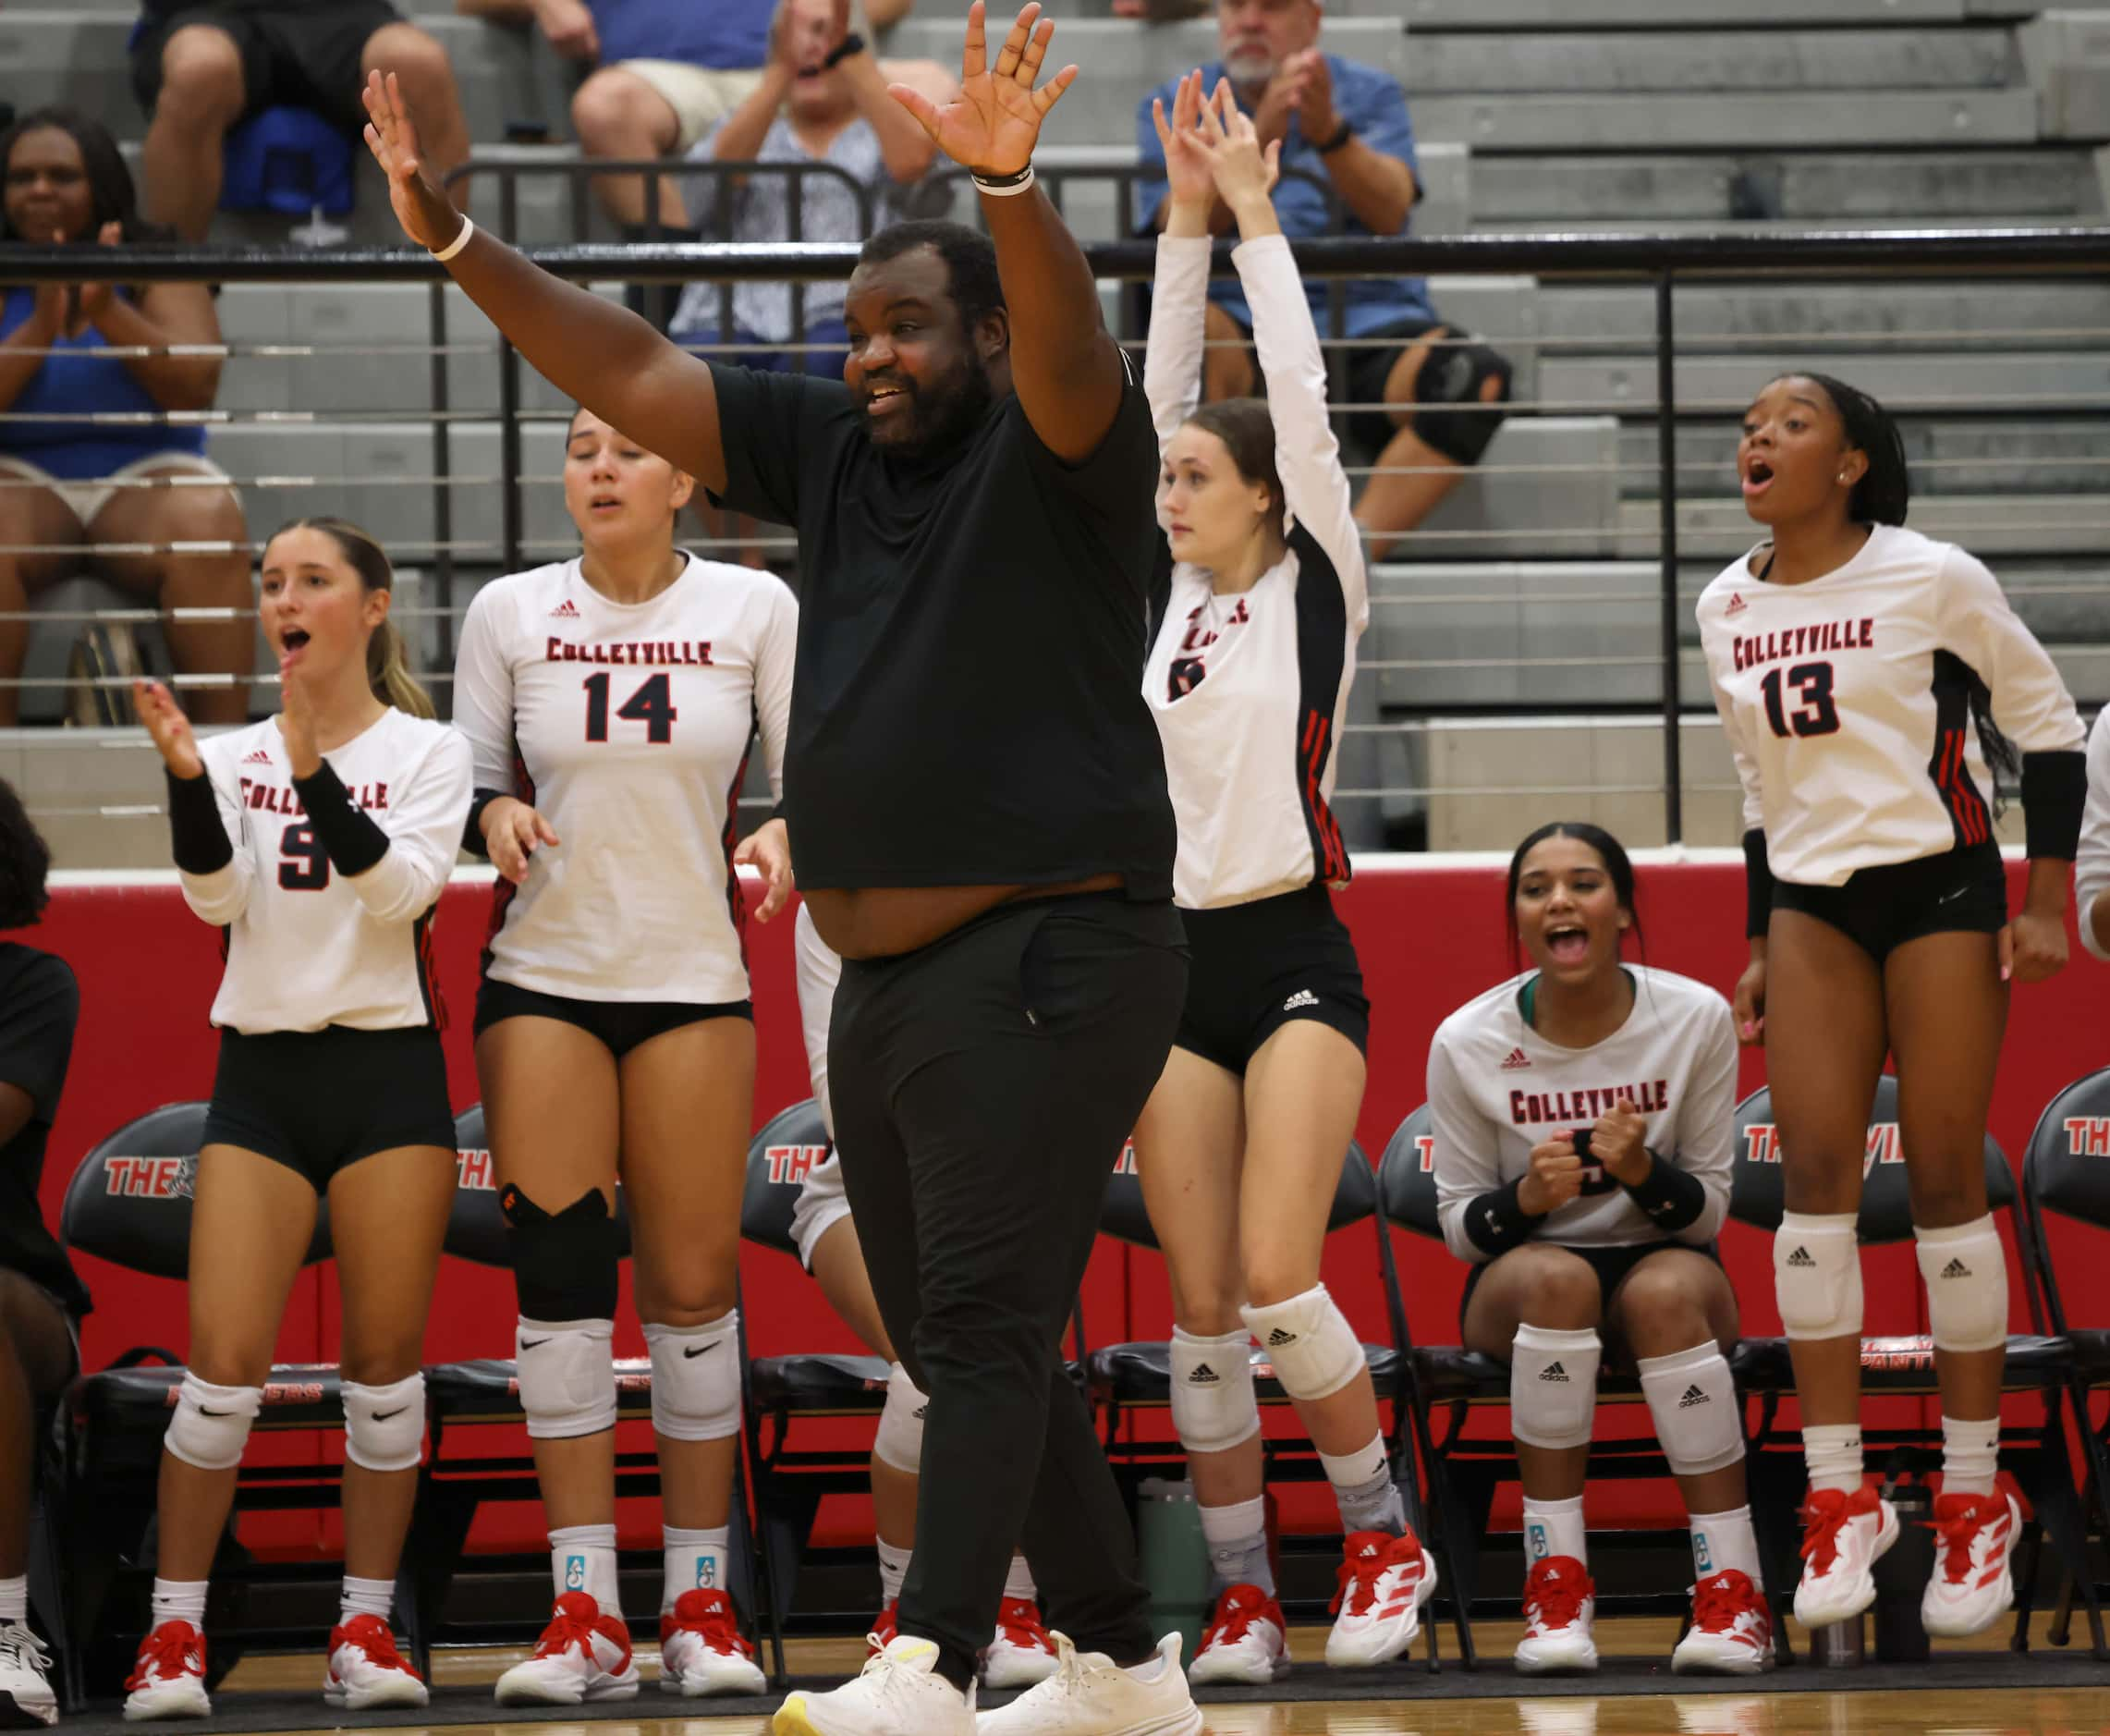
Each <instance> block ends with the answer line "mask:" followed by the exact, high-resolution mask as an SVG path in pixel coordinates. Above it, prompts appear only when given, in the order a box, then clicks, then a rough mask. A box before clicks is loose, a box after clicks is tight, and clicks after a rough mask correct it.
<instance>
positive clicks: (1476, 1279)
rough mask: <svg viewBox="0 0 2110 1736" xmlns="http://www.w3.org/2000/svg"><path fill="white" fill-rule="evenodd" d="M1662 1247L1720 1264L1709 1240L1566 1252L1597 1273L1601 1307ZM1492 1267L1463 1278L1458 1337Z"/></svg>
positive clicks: (1719, 1255)
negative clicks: (1683, 1250) (1695, 1243)
mask: <svg viewBox="0 0 2110 1736" xmlns="http://www.w3.org/2000/svg"><path fill="white" fill-rule="evenodd" d="M1524 1246H1526V1247H1527V1248H1528V1247H1530V1246H1531V1243H1530V1242H1526V1243H1524ZM1665 1248H1691V1249H1692V1252H1693V1253H1703V1254H1705V1255H1706V1256H1707V1257H1708V1258H1709V1259H1710V1260H1712V1261H1714V1264H1715V1265H1721V1264H1722V1250H1721V1248H1720V1247H1719V1246H1717V1245H1716V1244H1715V1243H1714V1242H1712V1241H1710V1242H1705V1243H1703V1244H1701V1246H1699V1247H1693V1244H1692V1243H1691V1242H1689V1241H1671V1240H1669V1239H1667V1238H1666V1239H1665V1241H1632V1242H1628V1243H1625V1244H1624V1245H1622V1246H1618V1247H1609V1248H1576V1247H1570V1248H1569V1249H1568V1253H1572V1254H1574V1255H1575V1256H1576V1258H1578V1259H1579V1260H1582V1261H1584V1262H1586V1263H1587V1264H1588V1265H1589V1266H1590V1269H1591V1270H1592V1271H1593V1272H1595V1273H1596V1274H1597V1300H1598V1302H1599V1305H1600V1306H1601V1307H1602V1306H1603V1305H1604V1304H1606V1303H1608V1302H1611V1300H1612V1292H1613V1291H1614V1290H1617V1289H1618V1288H1619V1280H1620V1279H1621V1278H1625V1277H1626V1276H1627V1274H1628V1273H1629V1272H1631V1271H1632V1270H1633V1269H1634V1268H1635V1267H1636V1266H1637V1265H1640V1263H1641V1262H1642V1261H1643V1260H1645V1259H1647V1258H1648V1257H1649V1255H1650V1254H1652V1253H1662V1252H1663V1251H1664V1250H1665ZM1497 1257H1499V1256H1497ZM1492 1265H1494V1261H1493V1260H1487V1261H1483V1262H1482V1263H1481V1264H1480V1265H1475V1266H1474V1267H1473V1268H1472V1270H1471V1271H1470V1272H1468V1273H1467V1274H1466V1275H1465V1294H1464V1295H1462V1296H1460V1297H1459V1298H1458V1302H1457V1324H1458V1331H1459V1333H1460V1334H1461V1335H1462V1334H1463V1333H1464V1331H1465V1311H1466V1308H1467V1307H1468V1305H1469V1304H1470V1302H1471V1301H1472V1292H1473V1291H1474V1290H1478V1289H1479V1288H1480V1280H1481V1279H1482V1278H1485V1277H1486V1276H1487V1271H1488V1267H1490V1266H1492Z"/></svg>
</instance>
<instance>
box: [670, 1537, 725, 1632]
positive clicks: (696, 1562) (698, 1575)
mask: <svg viewBox="0 0 2110 1736" xmlns="http://www.w3.org/2000/svg"><path fill="white" fill-rule="evenodd" d="M659 1534H660V1545H661V1550H662V1554H661V1559H662V1560H664V1561H665V1564H666V1566H665V1572H664V1573H662V1574H661V1576H660V1591H659V1612H660V1614H661V1615H663V1616H664V1615H666V1614H668V1613H669V1612H670V1611H671V1610H672V1609H673V1608H674V1606H675V1602H676V1600H677V1598H679V1597H680V1595H681V1594H682V1593H683V1592H686V1591H725V1590H726V1575H727V1573H728V1572H729V1571H730V1569H731V1566H732V1563H731V1561H730V1560H729V1559H728V1558H729V1557H730V1556H731V1554H732V1548H733V1528H732V1526H731V1525H729V1524H726V1525H713V1526H711V1527H709V1528H708V1529H705V1530H700V1531H699V1530H685V1529H684V1528H683V1527H681V1526H679V1525H662V1526H661V1527H660V1529H659Z"/></svg>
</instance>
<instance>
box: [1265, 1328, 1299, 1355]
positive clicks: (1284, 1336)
mask: <svg viewBox="0 0 2110 1736" xmlns="http://www.w3.org/2000/svg"><path fill="white" fill-rule="evenodd" d="M1296 1342H1297V1335H1296V1333H1294V1332H1285V1331H1284V1330H1283V1329H1282V1328H1281V1327H1280V1326H1277V1327H1275V1330H1274V1331H1273V1332H1270V1333H1269V1334H1268V1335H1267V1348H1268V1349H1269V1350H1271V1351H1278V1350H1280V1349H1281V1348H1282V1347H1283V1346H1284V1345H1285V1344H1294V1343H1296Z"/></svg>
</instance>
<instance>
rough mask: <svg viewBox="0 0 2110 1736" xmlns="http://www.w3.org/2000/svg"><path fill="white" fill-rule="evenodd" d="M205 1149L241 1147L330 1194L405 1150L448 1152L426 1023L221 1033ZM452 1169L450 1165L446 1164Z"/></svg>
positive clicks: (443, 1082) (441, 1089)
mask: <svg viewBox="0 0 2110 1736" xmlns="http://www.w3.org/2000/svg"><path fill="white" fill-rule="evenodd" d="M204 1143H206V1144H208V1145H238V1146H240V1147H241V1148H242V1149H243V1150H244V1151H253V1152H255V1153H257V1154H258V1155H260V1156H264V1157H269V1158H271V1159H273V1160H274V1162H277V1163H282V1164H284V1165H285V1166H286V1167H287V1168H288V1169H295V1170H298V1171H299V1173H300V1174H301V1175H303V1176H305V1177H307V1178H308V1180H310V1181H311V1182H312V1183H314V1187H315V1192H318V1193H323V1192H327V1191H328V1190H329V1185H330V1178H331V1177H333V1176H335V1174H336V1173H337V1171H338V1170H340V1169H343V1168H347V1167H348V1165H351V1164H356V1163H357V1162H359V1160H360V1158H361V1157H371V1156H372V1155H373V1154H374V1153H375V1152H381V1151H394V1150H396V1148H397V1147H398V1146H402V1145H437V1146H439V1147H440V1148H441V1150H443V1151H445V1152H448V1153H450V1154H451V1153H452V1152H453V1150H454V1148H455V1146H454V1111H453V1110H452V1108H450V1107H449V1106H448V1102H447V1064H446V1057H445V1056H444V1055H443V1054H442V1053H441V1052H440V1033H438V1032H437V1031H435V1030H433V1027H432V1026H431V1025H413V1026H410V1027H408V1028H406V1029H404V1030H399V1031H354V1030H352V1029H350V1028H349V1027H348V1026H346V1025H330V1026H327V1027H326V1028H324V1029H323V1030H321V1031H270V1032H264V1033H261V1034H259V1035H256V1036H245V1035H244V1034H243V1033H241V1032H239V1031H223V1032H222V1033H220V1069H219V1071H218V1072H217V1073H216V1074H215V1075H214V1076H213V1104H212V1107H211V1108H210V1109H208V1110H207V1111H206V1114H205V1141H204ZM449 1161H450V1162H451V1161H452V1158H451V1156H450V1158H449Z"/></svg>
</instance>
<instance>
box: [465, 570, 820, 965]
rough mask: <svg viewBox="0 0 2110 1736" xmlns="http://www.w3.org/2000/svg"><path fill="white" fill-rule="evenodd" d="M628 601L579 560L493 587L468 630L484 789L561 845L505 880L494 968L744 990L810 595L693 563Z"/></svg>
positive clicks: (490, 958) (472, 612) (468, 682)
mask: <svg viewBox="0 0 2110 1736" xmlns="http://www.w3.org/2000/svg"><path fill="white" fill-rule="evenodd" d="M688 562H689V564H688V566H687V567H685V568H683V569H682V571H681V574H680V576H679V577H678V578H677V579H676V580H675V581H674V582H673V583H672V584H671V585H669V586H667V588H666V589H665V591H663V592H661V593H659V594H658V595H657V596H655V597H653V598H652V599H650V600H649V601H647V602H644V603H640V604H621V603H616V602H613V601H611V600H610V599H609V598H607V597H604V596H603V595H602V594H601V593H599V592H598V591H596V590H594V589H593V587H592V585H590V584H588V583H587V582H586V581H585V579H584V578H583V577H582V576H581V574H580V572H579V562H578V561H577V560H568V561H563V562H558V563H555V564H553V565H550V566H547V567H538V568H534V569H533V570H532V571H530V572H522V573H515V574H512V575H511V576H510V577H507V578H504V579H498V580H494V581H493V582H492V583H490V584H488V585H486V586H485V587H484V588H483V589H482V591H480V592H479V593H477V596H476V600H475V602H473V603H472V604H470V609H469V616H468V618H467V619H466V620H465V621H464V622H463V624H462V635H461V650H460V653H459V654H458V656H457V659H456V664H455V722H456V723H457V725H458V726H459V727H461V729H462V730H463V732H464V733H465V734H467V735H468V737H469V739H470V745H471V747H472V748H473V749H474V750H475V755H476V782H477V787H478V788H479V789H501V790H508V791H512V792H513V793H515V794H518V796H519V797H520V799H521V800H522V801H528V802H531V804H532V805H533V806H534V807H535V809H536V810H537V811H538V812H539V813H541V814H542V815H543V818H544V819H546V820H547V821H548V822H549V823H550V825H551V826H552V827H553V828H554V829H555V832H556V835H557V837H558V839H559V842H558V843H557V844H556V845H555V846H550V845H546V844H545V845H543V846H540V847H539V848H537V850H535V852H534V854H533V855H532V856H531V858H530V859H529V868H528V878H527V882H526V884H525V885H523V886H518V887H516V886H512V885H511V884H510V883H509V882H507V881H505V880H501V881H500V882H499V883H498V893H497V898H496V900H495V901H494V906H493V910H492V919H491V941H490V945H489V947H488V949H487V951H486V955H485V959H484V969H485V970H486V971H487V972H489V973H490V974H491V975H492V976H494V977H495V978H497V979H498V980H499V981H500V982H505V983H511V984H515V985H517V986H518V987H520V988H526V989H532V990H535V991H536V992H538V993H540V994H544V995H556V996H564V997H566V998H567V999H573V1000H592V1001H682V1002H689V1003H696V1004H724V1003H726V1002H730V1001H738V1000H745V999H747V998H748V978H747V966H746V962H745V960H744V958H743V956H742V949H741V945H740V927H741V919H742V915H743V913H744V909H745V907H744V905H743V904H742V903H741V901H740V898H739V888H738V885H737V884H736V882H735V880H734V877H733V873H732V850H733V845H734V843H735V842H736V841H737V839H738V837H739V834H740V831H741V827H740V825H739V821H738V801H739V793H740V786H741V784H742V783H743V782H744V781H745V779H746V775H747V763H748V754H749V751H750V744H751V743H752V741H753V740H754V738H755V734H756V731H757V728H758V727H759V729H760V733H761V739H762V752H763V754H764V756H765V758H766V761H767V764H768V767H769V779H770V787H771V789H773V790H774V791H775V793H776V794H777V796H778V797H779V798H780V799H781V797H782V795H783V786H784V775H783V774H784V738H785V726H786V722H787V718H788V717H789V715H790V710H791V667H792V655H793V651H794V647H795V642H796V641H797V638H798V632H799V605H798V603H797V602H796V601H795V600H794V599H793V597H792V594H791V592H790V590H789V589H788V588H787V586H786V585H785V583H784V582H783V581H781V580H779V579H777V578H775V577H774V575H772V574H770V573H766V572H760V571H757V570H755V569H753V568H747V567H733V566H727V565H726V564H724V563H722V562H719V561H705V560H699V559H697V558H696V557H695V556H693V555H691V556H688Z"/></svg>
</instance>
